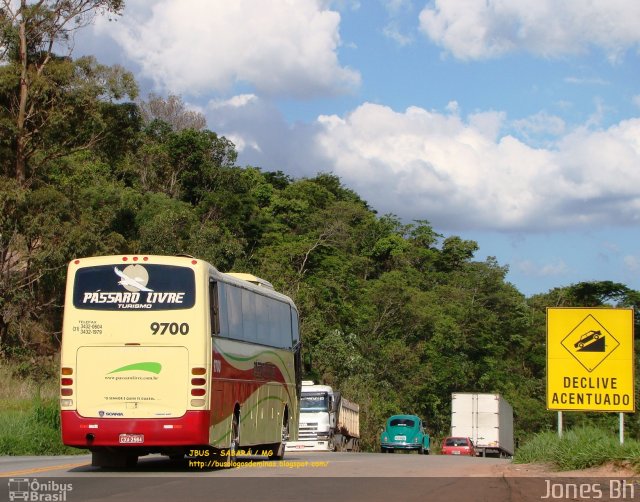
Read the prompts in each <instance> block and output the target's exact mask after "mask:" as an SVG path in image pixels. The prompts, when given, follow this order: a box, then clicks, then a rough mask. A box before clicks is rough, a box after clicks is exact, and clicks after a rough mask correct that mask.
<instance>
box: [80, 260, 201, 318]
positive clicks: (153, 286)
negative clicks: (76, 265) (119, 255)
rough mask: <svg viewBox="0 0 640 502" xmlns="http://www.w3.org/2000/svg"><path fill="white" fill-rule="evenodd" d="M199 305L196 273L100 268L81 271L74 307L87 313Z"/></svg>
mask: <svg viewBox="0 0 640 502" xmlns="http://www.w3.org/2000/svg"><path fill="white" fill-rule="evenodd" d="M194 303H195V275H194V273H193V270H191V269H189V268H186V267H176V266H172V265H149V264H145V265H138V264H135V265H126V266H124V265H122V264H117V265H100V266H96V267H86V268H81V269H79V270H78V271H77V272H76V276H75V280H74V285H73V305H74V306H75V307H76V308H78V309H87V310H177V309H188V308H191V307H193V305H194Z"/></svg>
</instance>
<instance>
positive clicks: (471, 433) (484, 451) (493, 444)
mask: <svg viewBox="0 0 640 502" xmlns="http://www.w3.org/2000/svg"><path fill="white" fill-rule="evenodd" d="M451 435H452V436H455V437H468V438H470V439H471V441H473V444H474V446H475V449H476V454H477V455H480V456H483V457H485V456H498V457H511V456H513V451H514V450H513V408H511V405H510V404H509V403H508V402H507V401H506V400H505V399H504V398H503V397H502V396H501V395H500V394H480V393H472V392H454V393H453V394H451Z"/></svg>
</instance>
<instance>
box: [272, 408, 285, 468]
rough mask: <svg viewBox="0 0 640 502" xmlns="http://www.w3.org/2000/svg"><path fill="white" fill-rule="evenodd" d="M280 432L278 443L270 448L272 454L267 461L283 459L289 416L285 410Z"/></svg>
mask: <svg viewBox="0 0 640 502" xmlns="http://www.w3.org/2000/svg"><path fill="white" fill-rule="evenodd" d="M281 430H282V432H281V434H280V442H279V443H275V444H274V445H273V447H272V453H271V455H269V460H282V459H283V458H284V451H285V448H286V444H287V440H288V439H289V414H288V413H287V411H286V410H285V412H284V418H283V419H282V429H281Z"/></svg>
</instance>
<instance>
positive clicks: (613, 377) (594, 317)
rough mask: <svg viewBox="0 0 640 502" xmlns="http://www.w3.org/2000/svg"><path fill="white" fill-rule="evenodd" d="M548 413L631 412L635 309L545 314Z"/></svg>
mask: <svg viewBox="0 0 640 502" xmlns="http://www.w3.org/2000/svg"><path fill="white" fill-rule="evenodd" d="M547 409H549V410H554V411H607V412H618V413H632V412H634V411H635V390H634V355H633V309H611V308H601V309H596V308H548V309H547Z"/></svg>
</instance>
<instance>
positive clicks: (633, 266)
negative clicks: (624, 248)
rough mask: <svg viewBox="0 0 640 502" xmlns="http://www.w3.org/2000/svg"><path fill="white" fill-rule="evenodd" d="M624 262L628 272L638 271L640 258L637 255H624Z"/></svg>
mask: <svg viewBox="0 0 640 502" xmlns="http://www.w3.org/2000/svg"><path fill="white" fill-rule="evenodd" d="M624 264H625V266H626V267H627V270H629V271H630V272H638V270H640V259H639V258H638V257H637V256H633V255H627V256H625V257H624Z"/></svg>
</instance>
